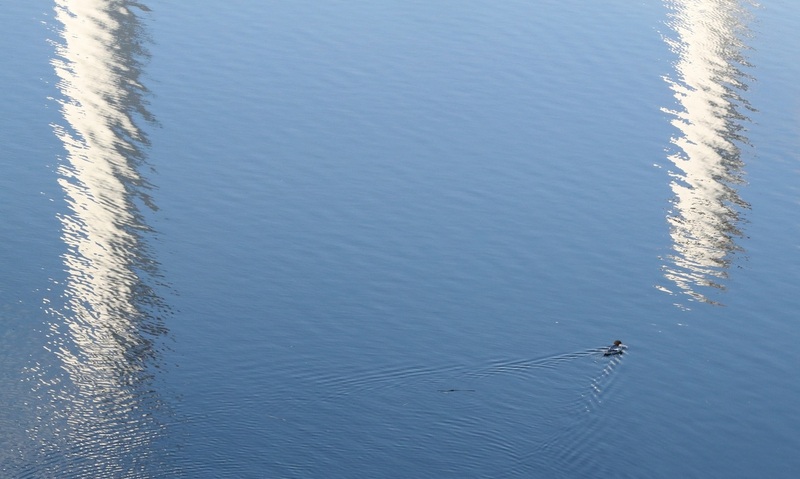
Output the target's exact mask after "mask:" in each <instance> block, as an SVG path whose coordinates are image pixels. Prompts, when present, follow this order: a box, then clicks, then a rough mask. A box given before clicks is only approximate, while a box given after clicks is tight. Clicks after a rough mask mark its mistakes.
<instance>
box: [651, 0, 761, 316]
mask: <svg viewBox="0 0 800 479" xmlns="http://www.w3.org/2000/svg"><path fill="white" fill-rule="evenodd" d="M667 5H668V7H669V8H670V10H671V12H672V13H671V21H670V23H669V25H670V27H671V28H672V30H673V31H674V33H675V35H676V36H675V38H672V39H667V43H668V44H669V45H670V47H671V48H672V50H673V51H674V52H675V54H676V55H677V56H678V60H677V62H676V63H675V73H674V77H671V78H667V82H668V83H669V85H670V88H671V89H672V91H673V92H674V95H675V98H676V99H677V102H678V107H677V109H675V110H673V109H667V108H664V109H663V110H664V111H665V112H668V113H669V114H671V115H672V116H673V119H672V124H673V125H674V126H675V128H676V129H677V130H678V135H677V136H676V137H674V138H672V139H671V143H672V144H673V148H672V152H671V154H670V155H669V160H670V161H671V162H672V164H673V165H674V167H675V169H674V170H673V171H672V173H671V176H672V182H671V188H672V191H673V192H674V193H675V196H674V200H673V210H672V211H671V212H670V214H669V215H668V218H667V220H668V222H669V224H670V234H671V236H672V240H673V253H672V254H671V255H669V256H668V257H667V258H666V264H665V265H664V275H665V277H666V278H667V279H669V280H670V281H671V282H672V283H673V284H674V285H675V286H677V288H678V290H679V291H678V293H682V294H685V295H688V297H689V299H690V300H694V301H701V302H706V303H712V304H719V303H718V302H717V301H716V300H714V299H712V298H711V297H710V295H709V292H711V291H713V289H710V288H717V289H720V290H724V289H725V283H724V280H725V279H726V278H727V276H728V270H729V268H730V265H731V262H732V259H733V256H734V254H736V253H737V252H741V251H742V250H741V247H740V246H739V245H738V244H737V242H736V240H737V238H740V237H741V236H742V234H743V233H742V230H741V226H740V224H741V223H742V218H741V215H742V212H743V211H744V210H746V209H748V208H749V205H748V204H747V202H745V201H744V200H743V199H742V198H741V197H740V196H739V192H738V190H737V188H738V187H739V185H741V184H743V183H744V180H743V176H744V171H743V168H744V162H743V161H742V158H741V151H740V148H741V147H742V146H743V145H746V144H747V143H748V140H747V138H746V136H745V124H746V123H747V122H748V121H749V119H748V118H747V117H746V116H745V115H744V114H743V111H746V110H751V107H750V106H749V104H748V102H747V100H746V99H745V98H743V97H742V95H743V93H744V92H745V91H746V90H747V83H746V81H747V80H748V75H747V74H746V73H745V72H744V71H743V70H744V69H746V68H748V67H750V65H749V64H748V63H747V61H746V59H745V57H744V54H743V52H744V51H745V50H746V49H747V45H746V44H745V41H746V40H747V37H748V29H747V25H746V21H747V20H748V17H749V15H751V13H750V12H749V11H748V10H747V8H746V7H745V6H744V5H742V3H741V2H739V1H737V0H704V1H696V0H674V1H670V2H668V3H667ZM662 289H664V290H666V291H669V292H672V291H670V289H669V288H662Z"/></svg>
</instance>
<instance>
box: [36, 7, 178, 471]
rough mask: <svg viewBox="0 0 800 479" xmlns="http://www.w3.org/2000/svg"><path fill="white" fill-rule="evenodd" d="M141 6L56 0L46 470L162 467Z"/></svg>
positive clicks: (158, 318)
mask: <svg viewBox="0 0 800 479" xmlns="http://www.w3.org/2000/svg"><path fill="white" fill-rule="evenodd" d="M146 10H147V9H146V7H145V6H144V5H142V4H141V3H140V2H129V1H125V0H117V1H114V0H82V1H79V2H75V1H69V0H56V4H55V19H56V26H57V28H58V30H59V36H60V39H59V40H58V41H56V42H55V44H56V45H55V47H56V55H55V57H54V59H53V61H52V64H53V67H54V68H55V72H56V74H57V76H58V79H59V82H58V90H59V92H60V105H61V113H62V116H63V122H61V123H62V124H60V125H57V126H56V127H55V132H56V135H57V136H58V138H59V139H60V140H61V141H62V143H63V146H64V149H65V152H66V155H65V159H64V161H62V162H61V164H60V166H59V169H58V173H59V180H58V181H59V183H60V185H61V187H62V189H63V191H64V195H65V200H66V203H67V206H68V212H67V213H66V214H63V215H61V216H60V220H61V224H62V238H63V240H64V243H65V245H66V253H65V254H64V256H63V259H64V266H65V273H66V278H65V282H64V285H63V292H64V296H63V300H62V301H53V302H52V309H51V312H52V314H53V315H54V318H55V320H54V321H53V322H52V326H51V340H50V344H49V345H48V348H49V349H50V350H51V351H52V352H53V353H54V355H55V358H56V361H55V363H56V364H57V366H53V368H54V369H59V368H60V371H62V373H60V375H59V374H58V373H55V372H53V371H50V372H49V373H48V372H47V371H42V372H41V374H42V376H51V377H56V378H57V379H56V380H54V381H53V382H52V383H51V384H50V393H51V394H50V407H51V411H50V416H51V421H52V424H54V426H52V425H51V427H50V429H51V430H50V431H49V434H50V436H51V437H49V438H47V439H45V438H40V440H41V441H42V442H43V443H46V444H47V446H46V448H47V449H48V450H47V452H46V455H47V456H48V458H47V460H46V461H43V464H42V467H43V468H46V470H44V471H39V472H40V473H43V474H45V475H47V477H148V476H149V475H150V472H148V471H152V468H153V467H160V466H157V465H156V464H157V463H158V462H159V458H158V456H159V455H160V453H159V452H158V447H157V446H156V444H157V443H158V442H159V441H160V440H161V439H163V437H164V435H165V432H164V431H165V429H164V428H165V421H164V420H163V418H164V417H165V415H164V414H163V410H164V408H165V404H164V401H163V400H162V398H161V397H159V394H158V393H157V392H156V388H155V387H154V373H153V371H154V370H156V369H157V366H158V364H157V362H158V354H157V351H158V347H157V344H158V340H159V336H161V335H163V333H164V332H165V329H164V324H163V318H162V315H163V313H165V312H166V311H168V309H167V307H166V306H165V305H164V304H163V302H162V301H161V300H160V298H159V296H158V295H157V294H155V293H154V291H153V287H154V285H155V284H156V281H157V280H156V277H157V274H156V271H155V269H156V268H155V262H154V260H153V259H152V256H151V255H150V254H149V253H148V251H147V250H148V248H147V241H146V239H147V238H148V236H149V235H151V234H152V231H151V230H150V228H149V227H148V226H147V224H146V222H145V220H144V215H143V211H145V210H143V209H142V207H143V206H144V205H148V206H149V207H152V201H151V199H150V197H149V196H148V194H147V191H148V189H149V185H148V183H147V181H146V180H145V178H144V177H143V176H142V174H141V172H140V170H141V169H142V166H143V163H144V160H145V149H146V148H147V146H148V142H147V137H146V134H145V132H144V130H143V127H142V126H143V124H145V125H146V124H147V122H148V121H149V120H151V118H150V115H149V113H148V112H147V109H146V103H145V100H144V96H145V95H146V93H147V92H146V90H145V87H144V86H143V85H142V82H141V76H142V62H143V61H144V60H146V58H147V54H146V51H145V49H144V40H143V38H144V33H145V31H144V27H143V23H142V20H141V18H140V17H141V15H142V14H143V11H146ZM43 367H45V366H43ZM43 447H44V446H43ZM154 465H155V466H154ZM42 477H44V476H42Z"/></svg>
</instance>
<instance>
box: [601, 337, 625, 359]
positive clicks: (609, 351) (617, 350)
mask: <svg viewBox="0 0 800 479" xmlns="http://www.w3.org/2000/svg"><path fill="white" fill-rule="evenodd" d="M626 349H628V346H625V345H624V344H622V341H620V340H619V339H618V340H616V341H614V344H612V345H611V346H609V347H608V348H606V350H605V352H603V356H616V355H618V354H623V353H624V352H625V350H626Z"/></svg>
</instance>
